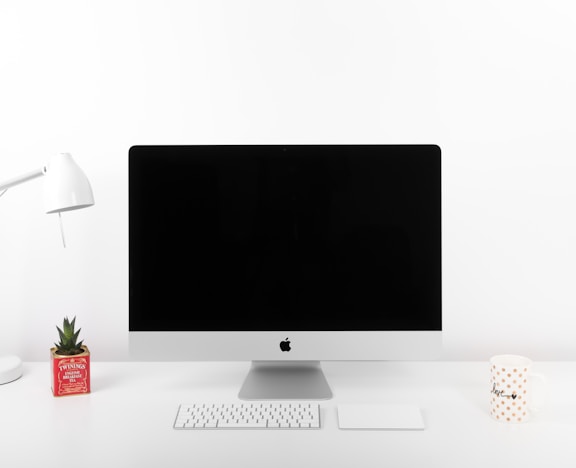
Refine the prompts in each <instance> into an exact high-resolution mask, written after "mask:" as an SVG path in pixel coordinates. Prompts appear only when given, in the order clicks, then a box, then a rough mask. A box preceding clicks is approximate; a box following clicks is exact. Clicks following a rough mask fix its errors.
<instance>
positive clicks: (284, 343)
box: [280, 338, 290, 351]
mask: <svg viewBox="0 0 576 468" xmlns="http://www.w3.org/2000/svg"><path fill="white" fill-rule="evenodd" d="M280 349H281V350H282V351H290V341H289V340H288V338H286V339H285V340H284V341H281V342H280Z"/></svg>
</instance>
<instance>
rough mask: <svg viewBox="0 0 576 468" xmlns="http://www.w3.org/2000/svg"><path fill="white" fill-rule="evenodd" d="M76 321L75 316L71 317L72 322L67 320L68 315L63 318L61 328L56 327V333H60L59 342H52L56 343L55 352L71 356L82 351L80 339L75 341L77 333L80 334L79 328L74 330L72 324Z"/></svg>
mask: <svg viewBox="0 0 576 468" xmlns="http://www.w3.org/2000/svg"><path fill="white" fill-rule="evenodd" d="M75 322H76V317H74V318H73V319H72V322H70V321H69V320H68V317H66V318H64V324H63V326H62V329H60V328H59V327H56V329H57V330H58V334H59V335H60V343H54V344H55V345H56V353H57V354H62V355H64V356H73V355H75V354H80V353H82V352H84V350H83V349H82V341H84V340H82V341H80V342H79V343H77V342H76V341H77V340H78V335H79V334H80V330H81V328H79V329H78V331H74V324H75Z"/></svg>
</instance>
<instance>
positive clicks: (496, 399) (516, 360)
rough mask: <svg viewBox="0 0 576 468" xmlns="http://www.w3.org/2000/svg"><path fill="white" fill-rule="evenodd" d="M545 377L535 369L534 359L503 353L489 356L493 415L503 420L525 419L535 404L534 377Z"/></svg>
mask: <svg viewBox="0 0 576 468" xmlns="http://www.w3.org/2000/svg"><path fill="white" fill-rule="evenodd" d="M534 378H537V379H539V380H541V381H542V383H544V384H546V379H545V378H544V377H543V376H542V375H540V374H534V373H533V372H532V361H531V360H530V359H528V358H526V357H523V356H515V355H512V354H504V355H499V356H493V357H492V358H491V359H490V415H491V416H492V417H493V418H494V419H495V420H497V421H500V422H504V423H522V422H526V421H527V420H528V419H529V417H530V413H532V412H534V411H536V410H537V408H535V407H534V405H533V403H532V400H533V391H532V380H533V379H534Z"/></svg>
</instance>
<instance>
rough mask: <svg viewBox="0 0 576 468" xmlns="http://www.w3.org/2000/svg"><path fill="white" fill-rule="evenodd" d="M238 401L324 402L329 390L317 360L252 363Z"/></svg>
mask: <svg viewBox="0 0 576 468" xmlns="http://www.w3.org/2000/svg"><path fill="white" fill-rule="evenodd" d="M238 397H239V398H240V399H241V400H328V399H330V398H332V390H331V389H330V386H329V385H328V382H327V381H326V377H325V376H324V372H322V367H321V366H320V362H319V361H252V366H251V367H250V371H249V372H248V375H247V376H246V380H245V381H244V384H243V385H242V388H241V389H240V393H239V394H238Z"/></svg>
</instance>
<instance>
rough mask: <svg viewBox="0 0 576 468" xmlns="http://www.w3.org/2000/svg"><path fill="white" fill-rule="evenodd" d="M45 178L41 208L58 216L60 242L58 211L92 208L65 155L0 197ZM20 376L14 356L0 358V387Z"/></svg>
mask: <svg viewBox="0 0 576 468" xmlns="http://www.w3.org/2000/svg"><path fill="white" fill-rule="evenodd" d="M41 176H46V179H45V182H44V207H45V210H46V213H58V216H59V217H60V230H61V233H62V242H63V244H64V247H66V242H65V241H64V231H63V230H62V217H61V215H60V213H61V212H62V211H71V210H76V209H79V208H86V207H88V206H92V205H93V204H94V195H93V194H92V187H91V186H90V182H89V181H88V178H87V177H86V175H85V174H84V172H82V169H80V167H79V166H78V165H77V164H76V163H75V162H74V160H73V159H72V156H71V155H70V154H68V153H61V154H57V155H55V156H53V157H52V158H51V159H50V162H49V164H48V165H47V166H44V167H42V168H40V169H38V170H36V171H32V172H28V173H26V174H23V175H21V176H19V177H15V178H13V179H9V180H6V181H4V182H0V197H1V196H2V195H4V193H6V190H8V189H9V188H11V187H14V186H16V185H19V184H22V183H24V182H28V181H29V180H32V179H36V178H37V177H41ZM21 376H22V361H21V360H20V358H19V357H17V356H6V357H0V384H5V383H8V382H12V381H14V380H17V379H19V378H20V377H21Z"/></svg>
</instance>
